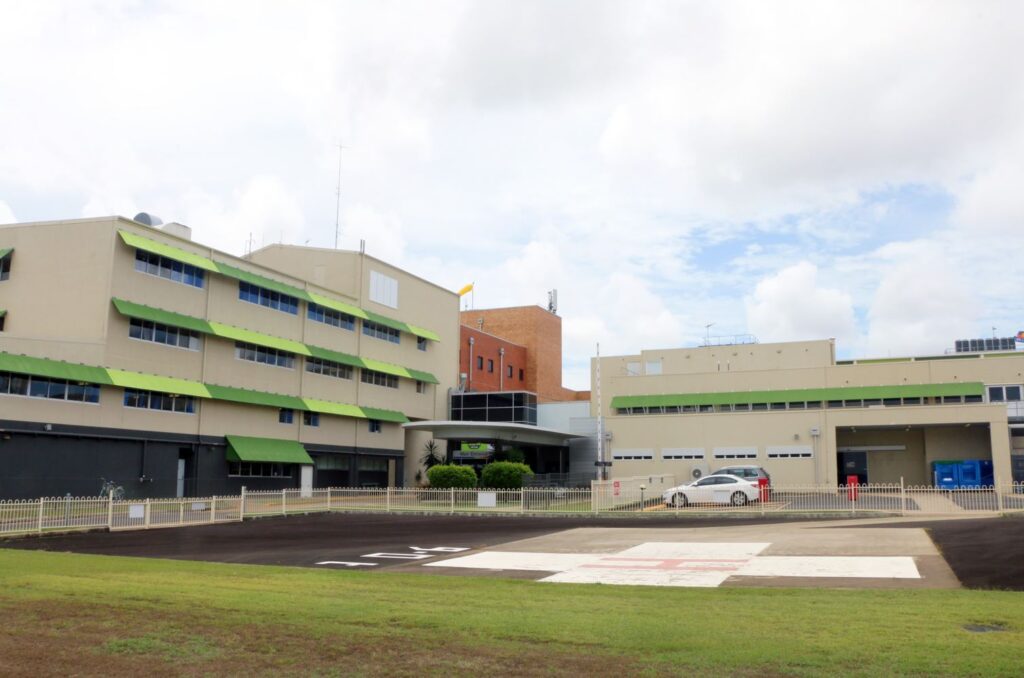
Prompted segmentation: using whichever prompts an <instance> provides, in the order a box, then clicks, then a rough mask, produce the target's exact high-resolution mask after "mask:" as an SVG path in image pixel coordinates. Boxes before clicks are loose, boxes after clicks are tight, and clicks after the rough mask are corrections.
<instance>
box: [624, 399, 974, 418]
mask: <svg viewBox="0 0 1024 678" xmlns="http://www.w3.org/2000/svg"><path fill="white" fill-rule="evenodd" d="M980 402H983V399H982V397H981V396H979V395H969V396H941V397H939V396H936V397H935V398H868V399H865V400H827V401H821V400H808V401H796V402H791V403H738V404H735V405H666V406H663V407H619V408H616V410H615V411H616V414H621V415H631V414H691V413H710V412H763V411H767V410H772V411H776V410H820V409H821V408H822V407H825V408H828V409H836V408H842V407H879V406H884V407H900V406H906V405H928V404H932V405H940V404H943V405H949V404H954V403H980Z"/></svg>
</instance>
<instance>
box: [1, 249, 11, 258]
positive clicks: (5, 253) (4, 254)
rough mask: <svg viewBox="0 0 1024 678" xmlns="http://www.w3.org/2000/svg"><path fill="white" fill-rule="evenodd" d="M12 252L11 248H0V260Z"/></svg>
mask: <svg viewBox="0 0 1024 678" xmlns="http://www.w3.org/2000/svg"><path fill="white" fill-rule="evenodd" d="M13 251H14V248H13V247H0V259H3V258H4V257H6V256H7V255H8V254H10V253H11V252H13Z"/></svg>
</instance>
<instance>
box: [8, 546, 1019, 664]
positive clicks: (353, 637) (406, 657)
mask: <svg viewBox="0 0 1024 678" xmlns="http://www.w3.org/2000/svg"><path fill="white" fill-rule="evenodd" d="M0 619H2V620H3V633H0V675H42V674H57V673H60V674H67V673H78V674H90V673H101V672H104V673H115V672H116V673H122V674H135V673H141V672H147V673H149V674H151V675H161V674H171V673H173V674H180V673H186V674H243V673H245V674H250V675H261V674H267V675H269V674H276V675H280V674H317V675H335V674H344V675H348V674H353V673H354V674H358V675H409V676H414V675H417V676H418V675H425V674H426V675H436V674H447V675H568V674H571V675H574V676H580V677H581V678H582V677H583V676H589V675H613V674H614V675H617V676H626V675H635V674H638V673H639V674H644V673H646V674H651V675H661V674H675V675H679V674H700V675H743V676H761V675H769V676H771V675H822V674H841V675H865V676H868V675H870V676H877V675H894V674H904V675H930V676H933V675H975V676H977V675H984V676H996V675H1004V676H1019V675H1021V672H1022V667H1024V594H1021V593H1012V592H995V591H925V590H917V591H899V590H896V591H893V590H872V591H864V590H861V591H842V590H817V589H806V590H801V589H739V588H732V589H729V588H723V589H665V588H645V587H611V586H586V585H563V584H540V583H536V582H530V581H518V580H502V579H491V578H483V577H448V576H438V575H399V574H389V573H386V572H381V573H365V572H342V571H319V570H309V569H300V568H281V567H261V566H244V565H222V564H210V563H192V562H178V561H169V560H150V559H131V558H115V557H106V556H84V555H71V554H50V553H41V552H32V551H11V550H0ZM965 624H995V625H999V626H1002V627H1005V629H1006V630H1005V631H1000V632H993V633H982V634H976V633H969V632H967V631H966V630H964V629H963V626H964V625H965Z"/></svg>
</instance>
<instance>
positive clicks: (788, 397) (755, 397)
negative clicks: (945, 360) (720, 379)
mask: <svg viewBox="0 0 1024 678" xmlns="http://www.w3.org/2000/svg"><path fill="white" fill-rule="evenodd" d="M984 393H985V385H984V384H982V383H981V382H956V383H945V384H901V385H893V386H850V387H843V388H805V389H787V390H780V391H731V392H720V393H676V394H663V395H633V396H615V397H614V398H612V405H611V406H612V407H613V408H616V409H619V408H626V407H676V406H679V407H684V406H698V405H743V404H771V403H787V402H807V401H812V402H814V401H822V402H825V401H829V400H874V399H878V400H882V399H885V398H935V397H942V396H981V395H984Z"/></svg>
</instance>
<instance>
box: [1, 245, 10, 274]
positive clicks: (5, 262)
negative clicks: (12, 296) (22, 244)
mask: <svg viewBox="0 0 1024 678" xmlns="http://www.w3.org/2000/svg"><path fill="white" fill-rule="evenodd" d="M10 277H11V253H10V252H8V253H7V256H5V257H3V258H2V259H0V281H3V280H7V279H8V278H10Z"/></svg>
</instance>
